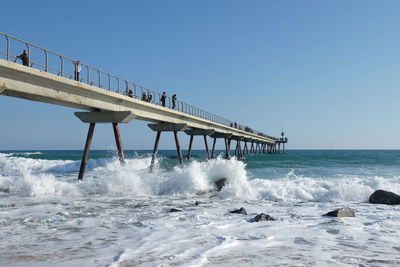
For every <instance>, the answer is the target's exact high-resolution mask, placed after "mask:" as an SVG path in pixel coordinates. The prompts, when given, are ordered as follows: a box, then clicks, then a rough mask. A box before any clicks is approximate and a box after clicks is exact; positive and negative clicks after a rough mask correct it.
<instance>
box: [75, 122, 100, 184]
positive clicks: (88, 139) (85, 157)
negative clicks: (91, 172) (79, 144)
mask: <svg viewBox="0 0 400 267" xmlns="http://www.w3.org/2000/svg"><path fill="white" fill-rule="evenodd" d="M95 126H96V123H91V124H90V125H89V131H88V134H87V137H86V144H85V150H84V151H83V156H82V161H81V167H80V169H79V175H78V180H82V179H83V176H84V174H85V168H86V163H87V160H88V157H89V151H90V146H91V145H92V138H93V133H94V127H95Z"/></svg>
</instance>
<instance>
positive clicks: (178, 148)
mask: <svg viewBox="0 0 400 267" xmlns="http://www.w3.org/2000/svg"><path fill="white" fill-rule="evenodd" d="M174 137H175V144H176V152H177V154H178V160H179V163H180V164H181V165H182V164H183V160H182V152H181V145H180V144H179V138H178V131H174Z"/></svg>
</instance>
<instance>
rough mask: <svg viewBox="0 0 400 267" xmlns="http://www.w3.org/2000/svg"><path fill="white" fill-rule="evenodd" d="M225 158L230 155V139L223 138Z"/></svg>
mask: <svg viewBox="0 0 400 267" xmlns="http://www.w3.org/2000/svg"><path fill="white" fill-rule="evenodd" d="M225 152H226V153H225V158H226V159H229V158H230V157H231V155H230V152H231V139H228V138H225Z"/></svg>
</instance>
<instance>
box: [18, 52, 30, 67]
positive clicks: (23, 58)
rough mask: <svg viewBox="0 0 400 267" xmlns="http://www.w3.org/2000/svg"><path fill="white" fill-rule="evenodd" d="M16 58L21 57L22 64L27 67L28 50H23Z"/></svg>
mask: <svg viewBox="0 0 400 267" xmlns="http://www.w3.org/2000/svg"><path fill="white" fill-rule="evenodd" d="M17 58H19V59H21V61H22V65H24V66H27V67H29V56H28V50H24V52H22V54H21V55H19V56H17Z"/></svg>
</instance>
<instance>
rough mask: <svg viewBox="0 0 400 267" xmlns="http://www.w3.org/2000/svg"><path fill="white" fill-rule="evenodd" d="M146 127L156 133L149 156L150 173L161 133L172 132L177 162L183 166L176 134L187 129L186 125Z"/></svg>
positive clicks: (170, 124)
mask: <svg viewBox="0 0 400 267" xmlns="http://www.w3.org/2000/svg"><path fill="white" fill-rule="evenodd" d="M147 126H148V127H149V128H150V129H152V130H153V131H154V132H157V136H156V141H155V143H154V150H153V154H152V156H151V163H150V171H152V170H153V168H154V163H155V158H156V155H157V151H158V143H159V141H160V136H161V132H173V133H174V138H175V145H176V152H177V154H178V160H179V163H180V164H183V160H182V151H181V145H180V143H179V138H178V132H179V131H184V130H185V129H186V128H187V124H186V123H169V122H165V123H158V124H147Z"/></svg>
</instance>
